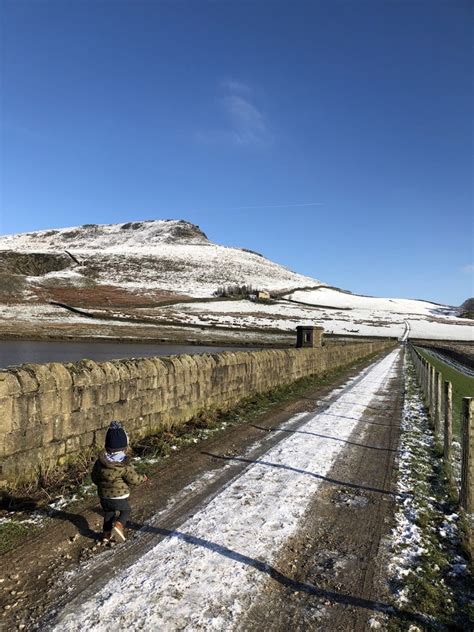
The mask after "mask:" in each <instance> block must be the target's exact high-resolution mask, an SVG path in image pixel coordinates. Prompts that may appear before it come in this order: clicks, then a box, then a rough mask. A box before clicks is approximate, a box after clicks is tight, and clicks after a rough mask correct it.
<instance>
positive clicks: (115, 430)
mask: <svg viewBox="0 0 474 632" xmlns="http://www.w3.org/2000/svg"><path fill="white" fill-rule="evenodd" d="M127 446H128V437H127V433H126V432H125V430H124V429H123V428H122V424H121V423H120V422H119V421H113V422H112V423H111V424H110V426H109V429H108V430H107V434H106V435H105V447H106V449H107V450H123V449H124V448H126V447H127Z"/></svg>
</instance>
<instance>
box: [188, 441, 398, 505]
mask: <svg viewBox="0 0 474 632" xmlns="http://www.w3.org/2000/svg"><path fill="white" fill-rule="evenodd" d="M201 454H205V455H207V456H210V457H212V458H214V459H222V460H223V461H241V462H242V463H253V464H257V465H265V466H267V467H275V468H279V469H282V470H290V471H292V472H297V473H298V474H305V475H306V476H312V477H313V478H319V479H320V480H322V481H327V482H328V483H333V484H334V485H339V486H341V487H352V488H354V489H363V490H365V491H368V492H375V493H377V494H385V495H387V496H392V497H394V498H406V497H407V494H397V493H395V492H391V491H388V490H385V489H379V488H378V487H367V486H366V485H357V484H356V483H349V482H347V481H338V480H336V479H334V478H329V477H328V476H322V475H321V474H316V473H315V472H308V471H307V470H300V469H298V468H296V467H291V466H290V465H283V464H281V463H270V462H269V461H261V460H257V461H253V460H252V459H245V458H244V457H241V456H223V455H220V454H213V453H212V452H205V451H202V452H201Z"/></svg>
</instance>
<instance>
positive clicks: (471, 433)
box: [459, 397, 474, 513]
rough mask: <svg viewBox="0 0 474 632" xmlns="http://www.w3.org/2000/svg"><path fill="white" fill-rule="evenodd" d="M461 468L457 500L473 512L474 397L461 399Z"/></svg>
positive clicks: (466, 509) (467, 511)
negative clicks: (459, 489)
mask: <svg viewBox="0 0 474 632" xmlns="http://www.w3.org/2000/svg"><path fill="white" fill-rule="evenodd" d="M461 423H462V434H461V442H462V443H461V446H462V469H461V493H460V497H459V502H460V505H461V507H462V508H463V509H464V510H465V511H466V513H472V512H474V398H472V397H463V399H462V418H461Z"/></svg>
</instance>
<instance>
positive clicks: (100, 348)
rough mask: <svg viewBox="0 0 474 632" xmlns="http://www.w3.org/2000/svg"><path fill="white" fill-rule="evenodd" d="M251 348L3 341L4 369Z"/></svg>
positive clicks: (0, 349)
mask: <svg viewBox="0 0 474 632" xmlns="http://www.w3.org/2000/svg"><path fill="white" fill-rule="evenodd" d="M250 350H251V347H217V346H212V347H211V346H209V347H206V346H199V345H158V344H147V343H129V342H116V341H114V342H106V341H99V342H80V341H78V342H70V341H63V340H57V341H53V340H0V368H2V369H4V368H6V367H9V366H15V365H18V364H24V363H25V362H30V363H34V364H43V363H45V362H77V361H78V360H83V359H84V358H87V359H88V360H95V361H97V362H100V361H104V360H118V359H122V358H144V357H149V356H167V355H175V354H178V353H190V354H194V353H217V352H218V351H250Z"/></svg>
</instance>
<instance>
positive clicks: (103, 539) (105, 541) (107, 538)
mask: <svg viewBox="0 0 474 632" xmlns="http://www.w3.org/2000/svg"><path fill="white" fill-rule="evenodd" d="M111 538H112V531H103V532H102V537H101V539H100V541H101V542H102V544H108V543H109V542H110V540H111Z"/></svg>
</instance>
